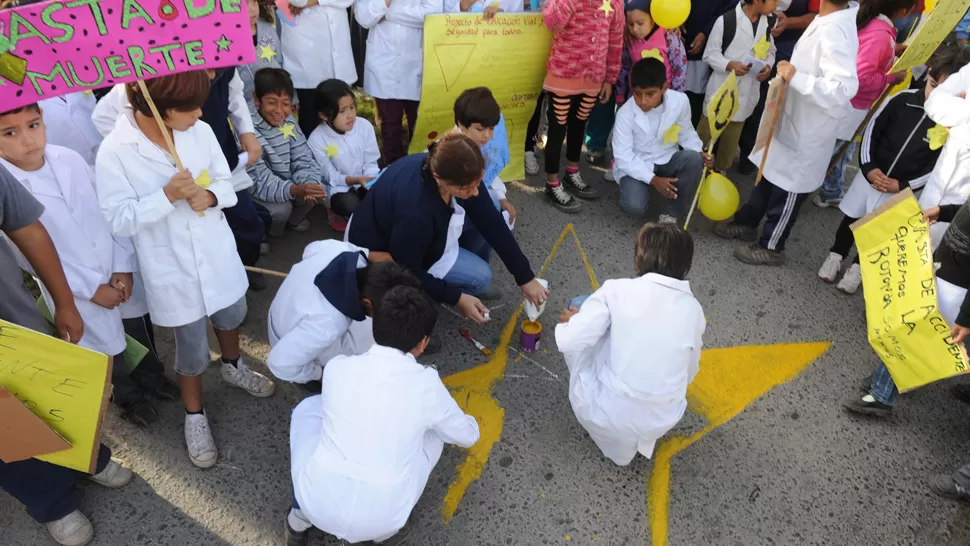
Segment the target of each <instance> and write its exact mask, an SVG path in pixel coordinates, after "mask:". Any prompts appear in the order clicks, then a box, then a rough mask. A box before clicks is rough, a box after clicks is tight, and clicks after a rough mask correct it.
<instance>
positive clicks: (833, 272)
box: [818, 252, 842, 283]
mask: <svg viewBox="0 0 970 546" xmlns="http://www.w3.org/2000/svg"><path fill="white" fill-rule="evenodd" d="M841 269H842V256H839V255H838V254H836V253H835V252H829V257H828V258H825V262H824V263H823V264H822V267H820V268H819V269H818V278H820V279H822V280H823V281H825V282H830V283H831V282H835V278H836V277H838V276H839V271H840V270H841Z"/></svg>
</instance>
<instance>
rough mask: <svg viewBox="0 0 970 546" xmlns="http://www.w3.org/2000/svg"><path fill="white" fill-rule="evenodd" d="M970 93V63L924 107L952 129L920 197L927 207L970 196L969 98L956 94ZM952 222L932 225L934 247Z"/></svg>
mask: <svg viewBox="0 0 970 546" xmlns="http://www.w3.org/2000/svg"><path fill="white" fill-rule="evenodd" d="M968 92H970V65H967V66H964V67H963V68H961V69H960V71H959V72H957V73H956V74H953V75H951V76H950V77H949V78H947V79H946V81H944V82H943V83H941V84H940V86H939V87H937V88H936V89H934V90H933V92H932V93H930V96H929V98H928V99H927V101H926V104H925V106H924V108H925V109H926V115H928V116H929V117H930V119H932V120H933V121H935V122H937V123H939V124H940V125H942V126H944V127H949V128H950V136H949V137H947V139H946V144H944V145H943V151H942V152H940V158H939V159H938V160H937V161H936V167H935V168H934V169H933V172H932V173H930V179H929V181H927V182H926V187H925V188H924V189H923V194H922V195H921V196H920V198H919V204H920V206H921V207H923V208H924V209H925V208H930V207H936V206H939V205H956V204H963V203H964V202H966V201H967V199H968V198H970V100H968V99H965V98H962V97H959V96H957V95H959V94H960V93H968ZM949 225H950V224H949V223H947V222H942V223H936V224H933V225H932V226H930V234H931V235H932V236H933V243H934V244H933V246H934V248H935V247H936V246H937V244H938V243H939V242H940V240H941V239H942V237H943V233H944V232H946V228H947V226H949Z"/></svg>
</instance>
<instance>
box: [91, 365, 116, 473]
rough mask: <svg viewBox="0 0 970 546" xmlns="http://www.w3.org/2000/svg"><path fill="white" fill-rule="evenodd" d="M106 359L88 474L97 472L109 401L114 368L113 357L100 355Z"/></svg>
mask: <svg viewBox="0 0 970 546" xmlns="http://www.w3.org/2000/svg"><path fill="white" fill-rule="evenodd" d="M102 356H104V358H105V359H107V361H108V365H107V366H105V373H104V389H103V390H102V391H101V410H100V414H99V415H98V424H97V425H96V426H95V427H94V445H93V446H91V462H90V463H89V464H88V474H92V475H93V474H97V471H98V454H99V453H100V452H101V427H102V425H104V416H105V414H107V412H108V403H109V402H110V401H111V388H112V387H111V371H112V368H114V359H113V358H111V357H110V356H108V355H102Z"/></svg>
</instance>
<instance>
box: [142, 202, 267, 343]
mask: <svg viewBox="0 0 970 546" xmlns="http://www.w3.org/2000/svg"><path fill="white" fill-rule="evenodd" d="M236 198H237V200H238V201H237V202H236V205H235V206H233V207H229V208H227V209H222V213H223V214H225V215H226V222H227V223H228V224H229V229H231V230H232V235H233V237H234V238H235V239H236V252H238V253H239V259H240V260H242V263H243V265H248V266H253V265H256V260H258V259H259V245H260V244H261V243H262V242H263V235H264V234H265V233H266V227H265V226H264V225H263V219H262V218H261V217H260V215H259V213H258V212H257V211H256V204H255V203H254V202H253V196H252V195H251V194H250V193H249V190H242V191H237V192H236ZM132 337H134V336H132Z"/></svg>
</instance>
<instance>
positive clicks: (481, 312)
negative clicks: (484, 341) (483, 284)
mask: <svg viewBox="0 0 970 546" xmlns="http://www.w3.org/2000/svg"><path fill="white" fill-rule="evenodd" d="M458 309H461V312H462V313H464V314H465V316H466V317H468V318H470V319H472V320H473V321H475V322H476V323H477V324H485V323H486V322H488V319H487V318H485V315H486V314H487V313H488V307H485V306H484V305H483V304H482V300H480V299H478V298H476V297H475V296H472V295H471V294H462V295H461V297H460V298H458Z"/></svg>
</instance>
